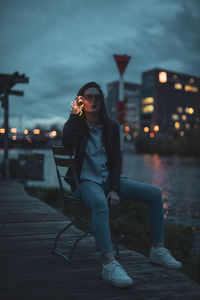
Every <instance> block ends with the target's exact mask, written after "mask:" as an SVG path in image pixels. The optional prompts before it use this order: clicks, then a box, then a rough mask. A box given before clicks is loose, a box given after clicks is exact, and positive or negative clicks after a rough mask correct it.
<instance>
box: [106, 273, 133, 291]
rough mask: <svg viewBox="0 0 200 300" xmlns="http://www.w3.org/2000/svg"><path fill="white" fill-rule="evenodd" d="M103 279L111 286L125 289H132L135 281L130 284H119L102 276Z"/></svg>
mask: <svg viewBox="0 0 200 300" xmlns="http://www.w3.org/2000/svg"><path fill="white" fill-rule="evenodd" d="M101 277H102V279H104V280H105V281H106V282H108V283H109V284H111V285H113V286H115V287H120V288H123V287H124V288H125V287H131V286H132V285H133V283H134V281H132V282H129V283H117V282H113V281H110V280H109V279H107V278H106V277H103V275H101Z"/></svg>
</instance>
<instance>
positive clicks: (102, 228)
mask: <svg viewBox="0 0 200 300" xmlns="http://www.w3.org/2000/svg"><path fill="white" fill-rule="evenodd" d="M79 186H80V190H81V199H82V201H83V202H84V203H85V204H86V205H87V206H88V207H90V208H91V210H92V228H93V232H94V236H95V239H96V245H97V247H98V248H99V250H100V252H101V253H102V255H104V254H105V253H106V257H107V256H109V258H111V256H112V257H113V248H112V241H111V234H110V226H109V211H108V203H107V199H106V195H105V192H104V189H105V185H102V186H101V185H99V184H97V183H95V182H92V181H90V180H82V181H80V183H79ZM105 190H106V189H105ZM77 193H78V191H77V190H75V194H74V195H76V194H77ZM107 253H108V254H107Z"/></svg>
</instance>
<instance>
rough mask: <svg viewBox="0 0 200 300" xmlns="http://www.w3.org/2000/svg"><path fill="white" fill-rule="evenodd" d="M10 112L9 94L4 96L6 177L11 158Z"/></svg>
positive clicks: (8, 174) (7, 177) (6, 176)
mask: <svg viewBox="0 0 200 300" xmlns="http://www.w3.org/2000/svg"><path fill="white" fill-rule="evenodd" d="M8 112H9V103H8V94H7V93H6V94H5V96H4V128H5V135H4V177H5V179H9V177H10V172H9V158H8V143H9V131H8V130H9V125H8Z"/></svg>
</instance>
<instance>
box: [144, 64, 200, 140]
mask: <svg viewBox="0 0 200 300" xmlns="http://www.w3.org/2000/svg"><path fill="white" fill-rule="evenodd" d="M199 105H200V78H197V77H194V76H189V75H184V74H180V73H177V72H172V71H167V70H163V69H153V70H150V71H147V72H144V73H143V74H142V97H141V108H140V111H141V116H140V120H141V121H140V126H141V129H142V130H143V131H144V132H146V133H148V134H150V133H151V134H152V137H153V136H154V135H156V134H157V135H160V136H164V137H166V136H171V137H176V136H179V135H180V136H184V135H189V134H191V133H193V132H194V131H195V130H199V126H200V125H199V122H200V119H199V115H200V111H199Z"/></svg>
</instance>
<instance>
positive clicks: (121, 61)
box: [114, 54, 131, 75]
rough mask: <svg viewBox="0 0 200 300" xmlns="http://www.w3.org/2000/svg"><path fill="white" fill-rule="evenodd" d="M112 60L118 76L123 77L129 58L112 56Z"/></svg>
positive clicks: (126, 56)
mask: <svg viewBox="0 0 200 300" xmlns="http://www.w3.org/2000/svg"><path fill="white" fill-rule="evenodd" d="M114 58H115V61H116V63H117V66H118V69H119V72H120V74H121V75H123V73H124V71H125V69H126V67H127V65H128V62H129V60H130V58H131V56H128V55H126V54H125V55H117V54H114Z"/></svg>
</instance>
